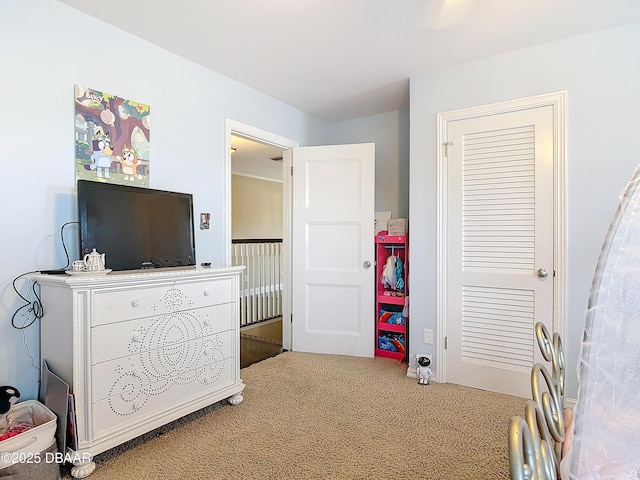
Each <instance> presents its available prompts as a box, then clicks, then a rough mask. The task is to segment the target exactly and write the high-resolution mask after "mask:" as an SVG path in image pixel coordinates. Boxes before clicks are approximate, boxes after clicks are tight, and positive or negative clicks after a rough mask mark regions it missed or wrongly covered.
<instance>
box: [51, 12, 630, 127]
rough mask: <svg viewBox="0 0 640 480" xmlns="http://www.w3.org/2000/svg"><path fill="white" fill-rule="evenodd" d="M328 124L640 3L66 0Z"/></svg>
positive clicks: (618, 21) (608, 19) (390, 106)
mask: <svg viewBox="0 0 640 480" xmlns="http://www.w3.org/2000/svg"><path fill="white" fill-rule="evenodd" d="M59 1H61V2H62V3H65V4H67V5H70V6H72V7H74V8H77V9H78V10H81V11H83V12H85V13H87V14H89V15H92V16H94V17H96V18H99V19H101V20H103V21H105V22H107V23H109V24H112V25H114V26H116V27H118V28H121V29H123V30H125V31H127V32H130V33H131V34H133V35H136V36H138V37H140V38H142V39H145V40H147V41H149V42H151V43H153V44H156V45H158V46H159V47H162V48H164V49H166V50H168V51H171V52H173V53H175V54H177V55H180V56H182V57H184V58H186V59H189V60H191V61H193V62H196V63H198V64H201V65H203V66H205V67H207V68H210V69H211V70H214V71H216V72H218V73H221V74H223V75H225V76H227V77H229V78H232V79H234V80H236V81H238V82H241V83H243V84H246V85H248V86H250V87H253V88H255V89H256V90H259V91H261V92H263V93H265V94H267V95H269V96H271V97H274V98H277V99H279V100H281V101H283V102H285V103H287V104H289V105H292V106H294V107H296V108H298V109H300V110H302V111H304V112H307V113H309V114H311V115H314V116H316V117H318V118H321V119H324V120H327V121H341V120H348V119H353V118H358V117H362V116H367V115H373V114H378V113H385V112H389V111H394V110H397V109H399V108H404V107H407V106H408V85H409V82H408V79H409V77H410V76H412V75H415V74H419V73H425V72H428V71H429V70H431V69H437V68H442V67H447V66H451V65H456V64H460V63H464V62H469V61H473V60H479V59H482V58H486V57H489V56H493V55H497V54H502V53H507V52H509V51H513V50H517V49H521V48H526V47H530V46H534V45H537V44H541V43H546V42H550V41H554V40H558V39H561V38H566V37H570V36H574V35H579V34H582V33H586V32H590V31H594V30H600V29H605V28H610V27H615V26H619V25H623V24H627V23H633V22H638V21H640V0H230V1H224V0H181V1H179V2H177V1H169V0H109V1H108V2H107V3H104V2H92V1H87V0H59Z"/></svg>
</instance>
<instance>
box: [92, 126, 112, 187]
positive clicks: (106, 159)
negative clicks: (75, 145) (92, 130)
mask: <svg viewBox="0 0 640 480" xmlns="http://www.w3.org/2000/svg"><path fill="white" fill-rule="evenodd" d="M91 146H92V148H93V154H92V155H91V163H90V164H89V165H88V168H89V170H95V171H96V176H97V177H98V178H111V176H110V174H109V173H110V170H111V162H112V160H113V159H112V158H111V155H112V154H113V148H112V147H111V139H110V138H109V135H105V134H103V133H100V134H99V135H98V136H97V138H96V139H94V140H93V141H92V143H91Z"/></svg>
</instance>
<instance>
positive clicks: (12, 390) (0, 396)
mask: <svg viewBox="0 0 640 480" xmlns="http://www.w3.org/2000/svg"><path fill="white" fill-rule="evenodd" d="M18 398H20V392H19V391H18V389H17V388H16V387H10V386H8V385H5V386H4V387H0V415H4V414H5V413H7V412H8V411H9V409H10V408H11V405H13V404H14V403H16V402H17V401H18Z"/></svg>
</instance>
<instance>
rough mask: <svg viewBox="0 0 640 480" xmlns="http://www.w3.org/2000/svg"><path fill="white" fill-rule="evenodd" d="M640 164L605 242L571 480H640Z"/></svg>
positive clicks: (584, 356)
mask: <svg viewBox="0 0 640 480" xmlns="http://www.w3.org/2000/svg"><path fill="white" fill-rule="evenodd" d="M639 187H640V167H639V168H638V169H637V170H636V171H635V173H634V175H633V177H632V178H631V181H630V182H629V184H628V185H627V187H626V188H625V189H624V191H623V192H622V195H621V197H620V205H619V207H618V210H617V211H616V213H615V215H614V219H613V221H612V223H611V226H610V227H609V231H608V233H607V236H606V238H605V242H604V245H603V247H602V251H601V253H600V258H599V260H598V266H597V268H596V274H595V276H594V280H593V285H592V288H591V294H590V297H589V304H588V309H587V315H586V321H585V328H584V334H583V338H582V344H581V351H580V358H579V361H578V381H579V388H578V400H577V404H576V406H575V409H574V413H575V416H574V419H575V424H574V430H573V435H570V436H569V437H568V441H570V442H571V443H570V450H569V454H568V456H566V457H565V458H564V459H563V462H562V470H563V478H564V479H571V480H575V479H579V480H586V479H588V480H592V479H593V480H595V479H598V480H604V479H607V480H608V479H616V480H627V479H628V480H639V479H640V188H639Z"/></svg>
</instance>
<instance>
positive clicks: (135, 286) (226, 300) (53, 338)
mask: <svg viewBox="0 0 640 480" xmlns="http://www.w3.org/2000/svg"><path fill="white" fill-rule="evenodd" d="M243 268H244V267H230V268H202V269H201V268H187V269H165V270H151V271H145V270H143V271H135V272H131V271H127V272H112V273H109V274H108V275H101V276H75V275H74V276H70V275H41V274H38V275H34V277H33V278H34V279H35V280H37V282H38V284H39V285H40V288H41V299H42V306H43V309H44V316H43V318H42V319H41V322H40V332H41V333H40V334H41V359H44V360H46V361H47V363H48V365H49V368H50V369H51V370H52V371H53V372H54V373H55V374H56V375H58V376H59V377H61V378H62V379H63V380H64V381H65V382H67V383H69V385H70V387H71V390H72V392H73V394H74V396H75V406H76V418H77V431H78V448H77V449H76V450H75V451H74V452H71V453H72V455H73V457H74V458H82V459H83V460H84V461H78V462H77V464H76V465H75V467H74V468H73V470H72V475H73V476H74V477H77V478H83V477H86V476H88V475H89V474H90V473H91V472H92V471H93V469H94V468H95V464H94V463H93V461H91V460H90V458H92V457H93V456H94V455H96V454H98V453H101V452H104V451H105V450H108V449H110V448H113V447H115V446H117V445H119V444H121V443H123V442H125V441H127V440H130V439H132V438H135V437H137V436H139V435H141V434H143V433H146V432H148V431H150V430H153V429H154V428H157V427H159V426H162V425H164V424H166V423H168V422H171V421H173V420H175V419H177V418H179V417H182V416H184V415H186V414H188V413H191V412H194V411H196V410H198V409H200V408H203V407H205V406H207V405H210V404H212V403H215V402H217V401H220V400H223V399H228V401H229V402H230V403H232V404H234V405H237V404H239V403H240V402H242V394H241V393H242V390H243V389H244V384H243V383H242V380H241V379H240V331H239V328H240V325H239V303H238V298H239V277H240V273H241V272H242V269H243Z"/></svg>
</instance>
